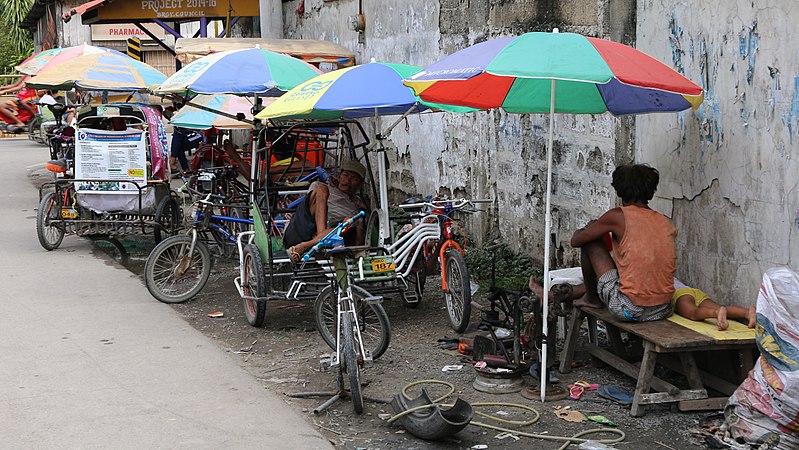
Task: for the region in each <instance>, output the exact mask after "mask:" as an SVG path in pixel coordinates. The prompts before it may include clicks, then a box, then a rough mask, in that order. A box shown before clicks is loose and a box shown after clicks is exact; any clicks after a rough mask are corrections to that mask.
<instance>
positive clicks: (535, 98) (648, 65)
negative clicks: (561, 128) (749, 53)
mask: <svg viewBox="0 0 799 450" xmlns="http://www.w3.org/2000/svg"><path fill="white" fill-rule="evenodd" d="M405 84H406V85H407V86H410V87H411V88H413V90H414V92H415V93H416V95H418V96H419V98H421V99H422V100H425V101H429V102H437V103H447V104H452V105H460V106H469V107H472V108H478V109H493V108H502V109H504V110H506V111H508V112H514V113H549V115H550V121H549V123H550V127H549V140H548V142H547V188H546V202H545V203H546V207H545V219H544V236H545V237H546V238H545V239H544V292H549V285H550V282H551V280H550V277H549V260H550V258H549V255H550V239H549V238H548V237H549V236H550V230H551V222H552V215H551V209H552V207H551V202H550V198H551V194H552V142H553V127H552V125H551V124H552V123H554V114H555V113H556V112H560V113H572V114H600V113H604V112H606V111H607V112H610V113H611V114H614V115H617V116H618V115H625V114H640V113H651V112H676V111H683V110H685V109H688V108H694V109H695V108H697V107H699V105H700V104H701V103H702V100H703V96H704V92H703V89H702V88H701V87H699V86H697V85H696V84H694V83H692V82H691V81H690V80H688V79H687V78H685V77H684V76H682V75H681V74H679V73H677V72H676V71H674V70H673V69H672V68H670V67H668V66H667V65H665V64H663V63H662V62H660V61H658V60H656V59H655V58H652V57H651V56H649V55H647V54H646V53H643V52H641V51H639V50H636V49H634V48H632V47H628V46H626V45H623V44H619V43H617V42H612V41H607V40H604V39H598V38H592V37H586V36H582V35H579V34H573V33H558V31H557V29H556V30H554V32H553V33H540V32H536V33H526V34H523V35H521V36H517V37H505V38H499V39H493V40H490V41H486V42H482V43H479V44H476V45H473V46H471V47H468V48H465V49H463V50H461V51H458V52H456V53H453V54H452V55H450V56H447V57H446V58H444V59H442V60H440V61H438V62H436V63H434V64H432V65H431V66H429V67H427V68H425V69H424V70H422V71H421V72H418V73H416V74H414V75H412V76H411V77H409V78H407V79H406V80H405ZM543 305H544V307H543V309H544V311H543V317H547V314H548V311H547V310H548V307H549V302H546V301H545V302H543ZM547 328H548V323H547V321H546V320H545V321H544V323H543V334H544V335H545V336H546V335H547V333H548V329H547ZM542 347H543V348H542V350H541V364H540V366H539V367H541V370H540V373H541V380H540V383H541V401H544V398H545V395H546V384H547V376H548V374H547V369H546V367H547V361H546V359H547V343H546V341H544V343H543V345H542Z"/></svg>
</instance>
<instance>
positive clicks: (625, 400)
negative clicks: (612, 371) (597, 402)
mask: <svg viewBox="0 0 799 450" xmlns="http://www.w3.org/2000/svg"><path fill="white" fill-rule="evenodd" d="M596 392H597V394H599V396H600V397H603V398H606V399H608V400H613V401H614V402H616V403H621V404H622V405H631V404H632V403H633V393H632V392H631V391H630V390H629V389H626V388H623V387H621V386H619V385H616V384H606V385H603V386H600V387H599V389H597V390H596Z"/></svg>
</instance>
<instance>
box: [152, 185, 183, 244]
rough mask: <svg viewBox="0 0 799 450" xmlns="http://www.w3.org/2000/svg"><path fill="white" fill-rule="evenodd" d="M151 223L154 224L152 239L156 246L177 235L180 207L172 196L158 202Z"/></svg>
mask: <svg viewBox="0 0 799 450" xmlns="http://www.w3.org/2000/svg"><path fill="white" fill-rule="evenodd" d="M153 221H154V222H155V226H154V227H153V239H154V240H155V243H156V244H157V243H159V242H161V241H163V240H164V239H166V238H167V237H169V236H174V235H175V233H177V231H178V229H179V228H180V206H178V202H177V201H176V200H175V199H174V198H173V197H172V195H168V196H166V197H164V198H162V199H161V201H160V202H158V207H156V208H155V217H154V218H153Z"/></svg>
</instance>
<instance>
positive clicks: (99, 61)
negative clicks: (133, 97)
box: [26, 52, 166, 92]
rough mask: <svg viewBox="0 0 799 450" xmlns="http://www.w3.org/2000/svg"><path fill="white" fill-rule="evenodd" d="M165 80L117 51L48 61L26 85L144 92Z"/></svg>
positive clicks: (44, 87)
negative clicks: (63, 60) (57, 61)
mask: <svg viewBox="0 0 799 450" xmlns="http://www.w3.org/2000/svg"><path fill="white" fill-rule="evenodd" d="M164 80H166V75H164V74H162V73H161V72H159V71H158V70H156V69H155V68H153V67H152V66H150V65H147V64H145V63H143V62H140V61H136V60H135V59H133V58H131V57H129V56H127V55H123V54H122V53H119V52H103V53H92V54H88V55H83V56H76V57H74V58H72V59H70V60H69V61H65V62H62V63H59V64H54V65H53V64H51V65H50V66H49V67H47V68H46V69H44V70H42V71H41V72H39V73H38V74H37V75H35V76H33V77H31V78H30V79H29V80H28V81H27V82H26V84H27V85H28V86H29V87H32V88H36V89H58V90H61V89H72V88H79V89H83V90H96V91H121V92H130V91H144V90H146V89H147V88H148V87H150V86H153V85H157V84H159V83H162V82H163V81H164Z"/></svg>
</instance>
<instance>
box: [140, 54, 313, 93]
mask: <svg viewBox="0 0 799 450" xmlns="http://www.w3.org/2000/svg"><path fill="white" fill-rule="evenodd" d="M319 73H320V72H319V70H317V69H316V68H315V67H313V66H312V65H310V64H308V63H306V62H304V61H302V60H299V59H297V58H292V57H291V56H286V55H283V54H281V53H275V52H270V51H269V50H262V49H260V48H248V49H241V50H228V51H224V52H219V53H212V54H210V55H208V56H205V57H202V58H200V59H198V60H196V61H194V62H192V63H191V64H188V65H187V66H185V67H183V68H182V69H180V70H179V71H177V72H176V73H175V74H174V75H172V76H171V77H169V78H168V79H167V80H166V81H164V82H163V83H161V85H160V86H159V87H158V88H156V89H155V90H154V93H156V94H177V95H181V96H186V95H193V94H245V95H247V94H249V95H256V94H257V95H261V96H266V97H277V96H280V95H282V94H283V93H285V92H286V91H288V90H289V89H291V88H293V87H295V86H297V85H298V84H300V83H302V82H304V81H306V80H309V79H311V78H313V77H315V76H317V75H319Z"/></svg>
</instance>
